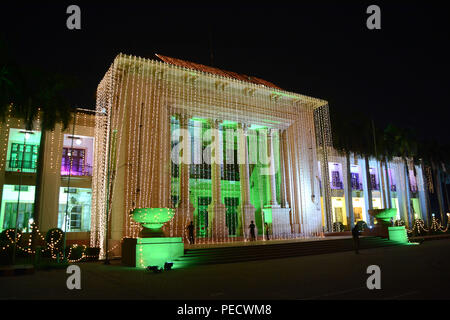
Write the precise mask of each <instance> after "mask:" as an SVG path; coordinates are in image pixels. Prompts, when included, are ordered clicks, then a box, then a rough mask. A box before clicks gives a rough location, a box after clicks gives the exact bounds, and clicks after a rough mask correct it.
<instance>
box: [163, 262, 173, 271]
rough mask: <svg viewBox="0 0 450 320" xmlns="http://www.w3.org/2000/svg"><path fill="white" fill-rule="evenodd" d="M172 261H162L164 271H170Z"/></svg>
mask: <svg viewBox="0 0 450 320" xmlns="http://www.w3.org/2000/svg"><path fill="white" fill-rule="evenodd" d="M172 267H173V262H166V263H164V271H170V270H172Z"/></svg>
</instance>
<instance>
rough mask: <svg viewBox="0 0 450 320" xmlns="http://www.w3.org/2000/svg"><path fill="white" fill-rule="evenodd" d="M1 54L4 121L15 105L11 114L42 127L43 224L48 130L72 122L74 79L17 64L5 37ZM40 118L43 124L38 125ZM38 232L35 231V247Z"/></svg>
mask: <svg viewBox="0 0 450 320" xmlns="http://www.w3.org/2000/svg"><path fill="white" fill-rule="evenodd" d="M0 58H2V59H1V60H0V61H1V63H0V121H2V122H5V120H6V112H7V111H8V108H9V107H10V106H12V108H11V116H13V117H16V118H20V119H22V120H23V121H24V123H25V129H26V130H27V131H31V130H34V129H40V131H41V138H40V145H39V157H38V163H37V173H36V188H35V204H34V214H33V219H34V222H35V225H39V218H40V210H41V208H40V202H41V194H42V176H43V168H44V157H43V153H44V150H45V142H46V132H47V131H51V130H53V129H54V128H55V125H56V124H57V123H62V124H63V129H66V128H67V126H68V124H69V121H70V119H71V114H72V111H73V109H72V108H71V106H70V104H69V103H68V101H67V99H66V97H65V90H66V89H67V88H68V87H69V85H70V84H71V81H70V80H68V78H67V77H63V76H61V75H58V74H51V73H46V72H42V71H40V70H36V69H25V68H19V67H17V66H16V65H15V64H14V63H12V62H11V59H8V54H7V51H6V46H5V45H4V43H3V42H1V41H0ZM38 118H40V125H39V128H35V123H36V120H37V119H38ZM35 229H36V228H33V231H34V230H35ZM35 236H36V234H35V232H33V235H32V238H33V240H32V243H33V247H34V244H35Z"/></svg>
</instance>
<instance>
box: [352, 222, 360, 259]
mask: <svg viewBox="0 0 450 320" xmlns="http://www.w3.org/2000/svg"><path fill="white" fill-rule="evenodd" d="M352 236H353V244H354V245H355V253H356V254H359V229H358V226H357V225H355V226H354V227H353V229H352Z"/></svg>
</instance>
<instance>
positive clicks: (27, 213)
mask: <svg viewBox="0 0 450 320" xmlns="http://www.w3.org/2000/svg"><path fill="white" fill-rule="evenodd" d="M16 216H17V221H18V223H17V227H18V229H19V230H25V229H27V228H28V222H29V220H30V218H32V216H33V203H19V214H18V215H17V202H6V203H5V218H4V220H3V229H10V228H15V227H16Z"/></svg>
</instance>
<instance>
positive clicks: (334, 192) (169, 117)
mask: <svg viewBox="0 0 450 320" xmlns="http://www.w3.org/2000/svg"><path fill="white" fill-rule="evenodd" d="M157 58H158V59H157V60H156V59H155V60H151V59H143V58H138V57H132V56H127V55H122V54H121V55H119V56H117V57H116V59H115V60H114V62H113V63H112V65H111V67H110V68H109V70H108V71H107V73H106V74H105V77H104V78H103V80H102V81H101V82H100V84H99V86H98V89H97V106H96V112H95V115H94V112H91V113H89V112H79V113H77V120H76V124H75V126H74V132H72V130H73V128H72V127H73V126H72V124H73V123H72V124H70V125H69V128H67V129H66V130H65V131H64V132H62V131H61V127H60V125H58V126H57V128H55V130H54V131H52V132H50V133H47V137H46V139H47V140H46V145H45V152H44V156H45V162H44V163H45V168H44V179H43V186H44V192H43V199H42V201H41V203H42V206H43V207H42V210H41V212H42V216H41V218H40V219H39V228H40V229H41V231H43V232H45V231H47V230H48V229H50V228H53V227H61V228H63V229H65V230H67V231H69V232H68V239H69V241H72V242H79V243H86V244H87V243H89V244H90V245H91V246H98V247H101V248H102V253H101V255H102V256H104V254H105V249H106V240H107V239H108V248H109V250H110V251H113V254H114V255H120V243H121V240H122V239H124V238H136V237H137V236H138V234H139V232H140V228H141V226H140V225H139V224H138V223H136V222H134V221H133V220H132V219H131V217H130V213H131V212H133V210H134V209H136V208H174V209H175V216H174V218H173V219H172V220H171V221H170V223H168V224H166V226H165V233H166V234H167V236H169V237H182V238H183V239H184V241H185V242H187V237H186V226H187V225H188V223H189V222H190V221H194V225H195V232H196V240H197V242H198V243H211V244H214V243H222V242H238V241H246V240H249V225H250V223H251V221H254V223H255V224H256V230H257V237H258V239H259V240H263V239H265V237H266V230H265V228H267V227H268V229H269V234H270V237H271V238H272V239H294V238H311V237H320V236H324V235H325V234H326V233H331V232H336V231H346V230H350V228H351V227H352V226H353V225H354V224H355V223H357V222H358V221H365V222H366V223H368V224H372V221H371V218H370V217H369V215H368V210H369V209H371V208H384V207H395V208H398V215H397V219H398V220H403V221H405V223H406V224H407V225H408V226H411V225H412V223H413V221H414V219H418V218H422V219H424V220H425V221H427V217H428V216H429V215H430V214H431V213H430V212H429V210H427V208H428V205H427V198H426V196H427V192H426V190H425V189H424V176H425V175H424V173H423V172H422V168H421V167H420V166H413V165H412V163H411V162H408V177H407V175H406V172H407V171H406V170H405V162H404V161H403V160H401V159H394V160H393V161H391V162H388V163H387V165H386V163H384V162H383V163H381V164H380V162H379V161H375V160H374V159H369V160H368V165H366V162H365V159H361V158H358V157H355V156H354V155H350V157H349V160H350V161H349V162H347V160H346V157H345V156H343V155H339V154H338V153H337V152H336V151H335V150H333V148H332V146H331V141H332V137H331V131H330V121H329V114H328V105H327V101H325V100H321V99H317V98H312V97H308V96H305V95H301V94H297V93H292V92H287V91H284V90H282V89H280V88H279V87H277V86H276V85H274V84H272V83H269V82H267V81H264V80H262V79H259V78H255V77H249V76H245V75H241V74H237V73H234V72H227V71H223V70H219V69H216V68H211V67H207V66H203V65H199V64H194V63H190V62H186V61H183V60H178V59H173V58H168V57H164V56H157ZM23 127H24V126H23V123H21V122H20V121H19V120H18V119H13V118H11V117H9V118H8V119H7V122H6V123H5V124H2V127H1V130H2V132H1V133H2V136H1V137H2V139H1V140H0V151H1V155H0V156H1V163H0V166H1V167H0V185H1V186H2V192H0V195H1V196H2V198H1V216H0V221H1V226H0V227H1V228H2V229H5V228H9V227H11V226H12V225H13V224H14V222H15V221H14V219H13V218H12V217H13V216H15V213H16V211H17V209H15V208H17V205H16V206H14V203H16V204H17V199H18V191H19V189H20V190H21V195H20V201H19V220H20V223H19V227H20V228H21V229H22V230H24V231H26V230H27V228H28V222H27V219H29V218H30V217H31V216H32V209H33V208H32V205H33V203H34V185H35V183H36V182H35V180H36V177H35V175H36V174H35V171H36V166H35V164H36V161H37V157H38V155H37V154H36V150H38V148H37V147H38V144H39V140H40V139H39V136H40V133H39V132H38V131H36V132H33V133H30V132H21V131H23ZM25 137H26V139H25ZM23 145H25V149H23ZM23 150H25V151H23ZM20 175H21V178H20V179H21V182H20V179H19V177H20ZM68 175H70V179H68ZM19 185H22V187H21V188H20V187H19ZM369 189H370V190H371V191H370V192H369ZM14 210H16V211H14Z"/></svg>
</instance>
